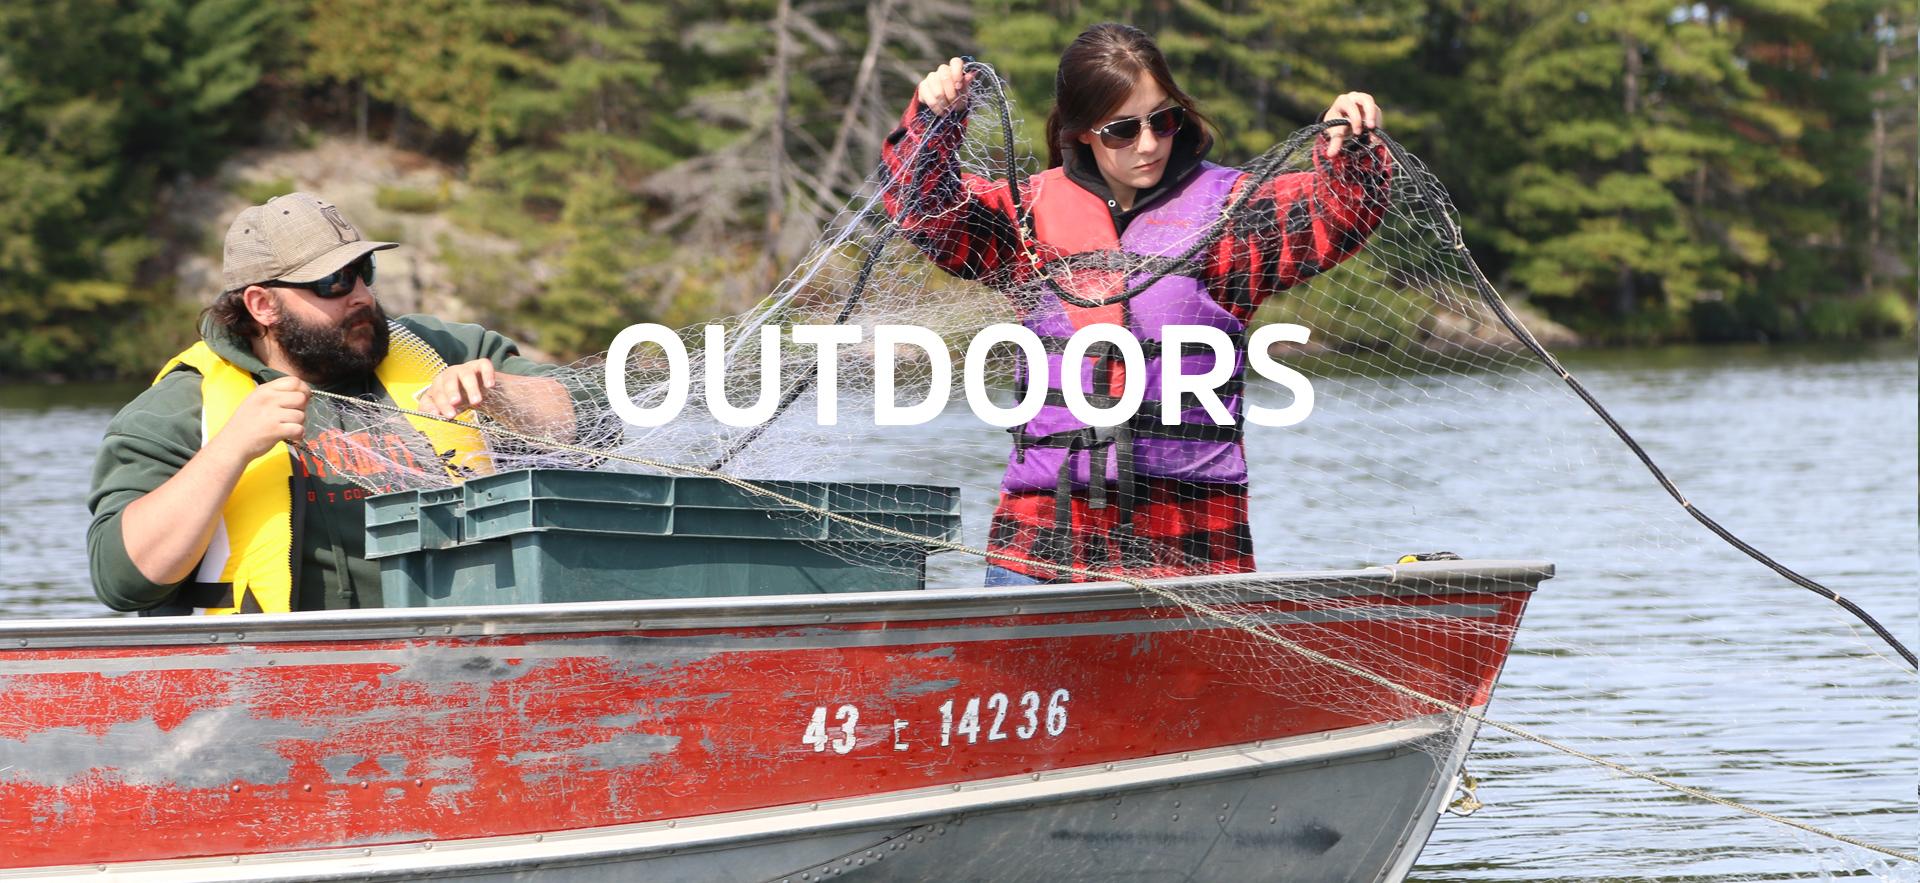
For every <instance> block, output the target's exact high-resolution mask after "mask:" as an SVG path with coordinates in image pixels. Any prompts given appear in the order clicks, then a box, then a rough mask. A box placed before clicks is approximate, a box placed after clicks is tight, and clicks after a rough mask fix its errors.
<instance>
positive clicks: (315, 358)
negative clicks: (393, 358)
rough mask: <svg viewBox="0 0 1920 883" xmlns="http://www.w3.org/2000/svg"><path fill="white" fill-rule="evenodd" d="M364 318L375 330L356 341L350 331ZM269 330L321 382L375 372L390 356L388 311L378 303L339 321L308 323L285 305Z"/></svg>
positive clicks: (289, 356) (304, 371) (295, 361)
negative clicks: (381, 362) (382, 360)
mask: <svg viewBox="0 0 1920 883" xmlns="http://www.w3.org/2000/svg"><path fill="white" fill-rule="evenodd" d="M362 319H366V320H368V324H369V326H370V328H371V330H372V332H373V333H372V335H371V337H370V339H369V340H368V341H367V342H366V343H364V344H359V345H356V344H355V342H354V341H352V340H350V339H349V338H348V335H350V334H354V333H357V332H356V330H355V328H354V326H355V324H356V323H358V322H359V321H360V320H362ZM267 333H268V334H270V335H272V337H273V342H274V343H275V344H276V345H277V346H279V347H280V352H281V353H282V354H284V355H285V356H286V357H287V361H289V362H291V363H293V367H294V368H295V369H296V370H297V371H298V372H299V374H300V375H301V376H303V377H306V378H308V379H309V380H312V381H313V382H314V383H317V384H319V385H321V386H328V385H332V384H336V383H340V382H343V381H346V380H351V379H353V378H355V377H362V376H365V375H368V374H371V373H372V372H373V369H374V366H376V365H379V364H380V360H381V359H384V358H386V357H387V342H388V341H387V336H388V335H387V313H386V311H385V310H382V309H380V305H379V304H378V303H374V304H369V305H368V306H367V307H366V308H364V309H360V310H355V311H354V312H352V313H349V314H348V315H347V316H346V317H345V318H343V319H341V321H340V324H338V325H319V324H307V323H305V322H302V321H300V320H299V319H297V318H295V317H294V315H293V313H292V312H290V311H288V310H285V309H282V310H281V311H280V321H279V322H277V323H274V325H273V326H272V327H270V328H268V329H267Z"/></svg>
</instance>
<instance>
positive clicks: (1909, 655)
mask: <svg viewBox="0 0 1920 883" xmlns="http://www.w3.org/2000/svg"><path fill="white" fill-rule="evenodd" d="M1380 137H1381V138H1383V139H1385V140H1386V143H1387V149H1388V150H1390V151H1391V152H1392V153H1393V157H1394V162H1395V164H1396V165H1397V167H1398V168H1399V169H1400V171H1401V172H1402V173H1405V172H1406V171H1408V170H1411V169H1413V168H1415V167H1416V166H1415V165H1414V164H1413V163H1412V162H1411V158H1410V157H1408V155H1407V153H1406V151H1405V149H1403V148H1402V147H1401V146H1400V145H1399V143H1398V142H1395V141H1394V140H1393V139H1391V138H1387V137H1386V136H1385V135H1384V134H1382V135H1381V136H1380ZM1413 180H1414V183H1415V185H1416V186H1417V188H1418V191H1419V194H1420V197H1421V199H1423V200H1425V201H1426V202H1427V203H1428V204H1429V207H1430V208H1431V209H1432V210H1433V212H1434V213H1435V214H1436V215H1437V216H1438V217H1439V218H1440V220H1441V222H1442V223H1444V224H1445V225H1446V226H1445V227H1444V228H1443V232H1444V234H1445V236H1446V238H1447V240H1448V243H1447V244H1448V245H1449V246H1450V247H1452V249H1453V250H1454V251H1455V252H1456V253H1458V254H1459V255H1460V262H1461V263H1462V264H1465V265H1466V267H1467V270H1468V272H1469V273H1470V274H1471V275H1472V277H1473V287H1474V289H1475V290H1476V291H1478V292H1479V294H1480V299H1481V300H1482V301H1483V302H1485V303H1486V305H1487V308H1488V309H1490V310H1492V311H1493V314H1494V315H1495V316H1497V317H1499V319H1500V323H1501V324H1502V325H1505V326H1506V327H1507V331H1509V332H1511V333H1512V334H1513V336H1514V337H1515V338H1516V339H1518V340H1519V341H1520V343H1521V344H1523V345H1524V346H1526V348H1527V349H1528V350H1529V351H1531V352H1532V353H1533V355H1534V356H1535V357H1536V358H1538V359H1539V360H1540V362H1541V363H1542V364H1544V365H1546V366H1547V367H1548V368H1549V369H1552V371H1553V372H1554V373H1555V374H1558V375H1560V379H1561V380H1563V381H1566V384H1567V386H1568V387H1569V388H1571V389H1572V390H1573V392H1574V394H1575V395H1577V396H1579V397H1580V400H1581V401H1583V402H1586V403H1587V407H1588V408H1591V409H1593V413H1595V414H1597V415H1599V417H1600V419H1601V421H1602V422H1604V423H1606V424H1607V428H1608V429H1611V430H1613V434H1614V435H1616V436H1619V438H1620V440H1621V441H1622V442H1625V443H1626V445H1627V448H1628V449H1629V450H1631V451H1633V455H1634V456H1635V457H1638V458H1640V463H1641V465H1644V466H1646V467H1647V471H1648V472H1651V473H1653V477H1654V480H1655V481H1658V482H1659V483H1660V487H1661V488H1663V489H1665V490H1666V492H1667V495H1668V496H1670V497H1672V498H1673V499H1674V501H1675V502H1677V503H1679V504H1680V508H1682V509H1685V510H1686V511H1687V514H1688V515H1691V516H1693V520H1695V521H1698V522H1700V524H1701V525H1703V526H1705V527H1706V529H1707V530H1710V531H1712V532H1713V534H1714V535H1715V536H1718V537H1719V538H1720V539H1722V540H1725V541H1726V542H1727V544H1728V545H1730V546H1732V547H1734V548H1735V549H1738V550H1740V551H1741V552H1743V553H1745V554H1746V555H1747V557H1749V558H1752V559H1753V560H1755V561H1758V562H1760V563H1761V564H1764V565H1766V566H1767V567H1768V568H1769V569H1771V570H1772V571H1773V572H1774V573H1777V574H1779V575H1781V576H1783V577H1786V578H1787V579H1788V580H1789V581H1791V582H1792V583H1794V584H1795V585H1798V586H1800V587H1801V588H1804V589H1806V590H1808V591H1810V592H1813V593H1814V594H1816V595H1819V596H1820V597H1822V598H1825V599H1827V600H1829V601H1832V602H1834V603H1835V604H1838V605H1840V607H1841V608H1842V609H1844V610H1846V611H1847V612H1848V613H1851V614H1853V616H1854V618H1856V619H1858V620H1860V621H1861V622H1862V623H1865V624H1866V626H1867V628H1870V629H1872V630H1873V633H1874V634H1876V635H1879V636H1880V639H1881V640H1883V641H1886V642H1887V645H1888V646H1890V647H1892V648H1893V650H1894V652H1896V653H1898V654H1900V658H1901V659H1904V660H1906V662H1907V666H1908V667H1909V668H1913V669H1915V670H1917V671H1920V660H1916V659H1915V658H1914V655H1913V651H1911V650H1908V649H1907V647H1906V645H1905V644H1902V643H1900V640H1899V639H1898V638H1896V637H1894V636H1893V633H1892V632H1890V631H1888V630H1887V628H1886V626H1883V625H1881V624H1880V621H1879V620H1877V619H1874V618H1873V616H1872V615H1871V614H1869V613H1867V611H1865V610H1863V609H1861V607H1860V605H1858V604H1855V603H1853V601H1851V600H1849V599H1847V598H1844V597H1842V596H1841V595H1840V593H1838V592H1835V591H1834V590H1832V589H1829V588H1827V587H1826V586H1823V585H1821V584H1820V583H1818V582H1815V581H1814V580H1812V579H1810V578H1808V577H1806V576H1803V575H1802V574H1800V573H1799V572H1798V571H1795V570H1793V569H1792V568H1790V567H1787V566H1786V565H1784V564H1781V563H1780V562H1778V561H1775V560H1774V559H1773V558H1772V556H1769V555H1768V554H1767V553H1765V552H1762V551H1760V550H1759V549H1756V548H1754V547H1753V546H1752V545H1751V544H1749V543H1748V542H1747V541H1745V540H1742V539H1740V538H1739V537H1738V536H1735V535H1734V533H1733V532H1732V531H1730V530H1728V529H1726V528H1725V527H1723V526H1721V524H1720V522H1718V521H1715V520H1714V519H1713V518H1711V517H1710V516H1708V515H1707V513H1705V512H1702V511H1700V509H1699V507H1697V506H1695V505H1693V503H1692V501H1690V500H1688V499H1687V498H1686V496H1685V495H1684V494H1682V493H1680V488H1679V486H1678V485H1676V484H1674V483H1673V480H1672V479H1670V478H1668V477H1667V473H1666V471H1665V470H1663V469H1661V468H1660V466H1659V464H1657V463H1655V462H1653V457H1652V456H1651V455H1649V454H1648V453H1647V451H1646V449H1645V448H1643V447H1641V446H1640V442H1639V441H1637V440H1635V439H1634V437H1633V436H1632V434H1630V433H1628V432H1627V430H1626V427H1623V426H1621V425H1620V422H1619V421H1617V420H1615V419H1613V415H1612V414H1610V413H1608V412H1607V409H1606V408H1605V407H1604V406H1602V405H1601V404H1600V400H1599V399H1596V398H1594V396H1593V394H1592V393H1590V392H1588V391H1587V388H1586V386H1585V385H1583V384H1582V383H1581V382H1580V381H1579V380H1578V379H1576V378H1575V377H1574V376H1573V373H1572V372H1570V371H1568V370H1567V369H1566V368H1565V367H1564V366H1562V365H1561V364H1560V360H1559V359H1556V358H1554V356H1553V353H1551V352H1548V351H1547V348H1546V347H1545V346H1543V345H1542V344H1541V343H1540V341H1539V339H1537V338H1535V337H1534V336H1533V334H1532V332H1529V331H1528V330H1527V329H1526V326H1524V325H1521V324H1520V319H1519V317H1518V316H1515V315H1514V313H1513V310H1512V309H1511V308H1509V307H1508V306H1507V302H1506V301H1505V300H1504V299H1502V298H1501V297H1500V292H1499V291H1497V290H1495V289H1494V287H1493V283H1492V282H1490V281H1488V280H1487V275H1486V273H1484V272H1482V271H1481V269H1480V265H1479V264H1478V263H1477V262H1475V261H1474V259H1473V254H1472V252H1469V251H1468V250H1467V241H1466V237H1465V236H1463V235H1462V234H1461V232H1460V226H1459V225H1458V224H1456V223H1454V221H1453V215H1452V213H1450V212H1448V211H1447V207H1448V206H1449V205H1450V203H1449V201H1448V200H1447V198H1446V195H1445V194H1444V193H1439V194H1436V193H1434V192H1433V190H1434V189H1435V188H1437V187H1438V186H1439V182H1438V181H1436V180H1433V179H1432V178H1431V177H1430V176H1424V177H1415V178H1414V179H1413Z"/></svg>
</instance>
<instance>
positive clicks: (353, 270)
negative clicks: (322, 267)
mask: <svg viewBox="0 0 1920 883" xmlns="http://www.w3.org/2000/svg"><path fill="white" fill-rule="evenodd" d="M356 280H365V281H366V283H367V285H369V286H371V285H373V255H364V256H362V257H361V258H360V259H359V260H357V261H354V262H353V263H351V264H348V265H346V266H344V267H341V268H340V269H338V270H335V271H333V272H332V273H328V274H327V275H325V276H322V277H320V278H318V279H315V280H313V281H312V282H287V281H285V280H279V281H275V282H269V283H267V284H268V285H283V286H286V287H288V288H304V289H306V290H308V291H311V292H313V293H314V294H315V295H317V296H319V297H324V298H326V299H328V300H332V299H334V298H336V297H346V296H347V295H349V294H352V293H353V286H354V284H355V282H356Z"/></svg>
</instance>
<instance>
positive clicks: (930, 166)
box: [880, 98, 1019, 280]
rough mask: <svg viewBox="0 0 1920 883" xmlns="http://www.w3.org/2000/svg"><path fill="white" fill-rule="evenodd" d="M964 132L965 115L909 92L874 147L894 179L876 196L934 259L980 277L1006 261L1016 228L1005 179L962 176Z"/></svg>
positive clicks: (953, 270) (947, 267)
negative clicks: (941, 112) (895, 124)
mask: <svg viewBox="0 0 1920 883" xmlns="http://www.w3.org/2000/svg"><path fill="white" fill-rule="evenodd" d="M965 136H966V118H965V117H964V116H959V115H949V116H947V117H936V116H934V115H933V114H932V113H931V112H929V111H928V110H927V109H926V106H925V105H922V104H921V103H920V99H918V98H915V99H914V100H913V101H912V103H910V104H909V105H908V106H907V112H906V114H905V115H904V116H902V117H901V120H900V127H899V128H898V129H895V130H894V131H893V134H892V135H889V136H887V140H886V143H885V144H884V145H882V146H881V148H880V160H881V162H882V163H884V164H885V165H886V167H887V172H888V177H889V178H890V179H891V180H892V182H893V183H892V186H890V187H888V188H887V189H886V191H885V193H884V194H882V198H883V199H884V201H885V204H886V209H887V215H888V216H889V217H891V218H893V219H894V220H895V221H896V222H898V223H899V224H900V227H901V229H902V230H903V231H904V232H905V234H906V236H907V239H908V240H909V241H911V242H912V243H913V244H914V245H916V246H918V247H919V248H920V250H921V251H922V252H924V253H925V254H926V256H927V257H928V259H930V260H932V261H933V262H934V264H935V265H937V266H939V267H940V268H941V269H943V270H945V271H947V272H948V273H952V274H953V275H955V276H959V277H960V278H962V279H980V280H986V279H989V278H990V277H992V276H993V275H994V274H996V273H999V272H1000V271H1001V270H1002V269H1004V268H1008V267H1010V266H1012V264H1013V260H1012V259H1013V257H1014V255H1015V254H1016V253H1017V250H1018V248H1019V244H1018V243H1019V234H1018V231H1017V230H1016V229H1015V228H1014V223H1015V222H1014V216H1013V198H1012V193H1011V192H1010V188H1009V187H1008V186H1007V182H1005V181H994V180H989V179H986V178H982V177H980V176H978V175H972V174H967V173H965V172H963V171H961V170H960V167H959V164H958V163H957V162H956V161H955V158H954V153H955V151H957V150H958V149H959V147H960V143H961V141H962V140H963V139H964V138H965Z"/></svg>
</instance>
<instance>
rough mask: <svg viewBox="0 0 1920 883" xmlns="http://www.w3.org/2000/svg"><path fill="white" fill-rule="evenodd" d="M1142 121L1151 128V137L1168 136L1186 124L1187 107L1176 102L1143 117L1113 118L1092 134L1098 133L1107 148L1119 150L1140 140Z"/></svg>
mask: <svg viewBox="0 0 1920 883" xmlns="http://www.w3.org/2000/svg"><path fill="white" fill-rule="evenodd" d="M1142 123H1144V124H1146V127H1147V128H1148V129H1151V130H1153V137H1155V138H1170V137H1172V136H1173V133H1175V132H1178V131H1180V127H1181V126H1184V125H1186V124H1187V109H1186V108H1184V107H1181V106H1180V105H1178V104H1176V105H1174V106H1172V107H1163V108H1161V109H1159V110H1156V111H1154V112H1153V113H1150V114H1147V115H1146V116H1143V117H1128V118H1126V119H1124V120H1114V121H1113V122H1111V123H1108V124H1106V125H1104V126H1101V127H1100V128H1098V129H1095V130H1093V134H1095V135H1099V136H1100V143H1101V144H1105V145H1106V146H1107V148H1108V149H1109V150H1119V149H1121V148H1123V147H1132V146H1133V145H1134V142H1136V141H1139V140H1140V126H1141V124H1142Z"/></svg>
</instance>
